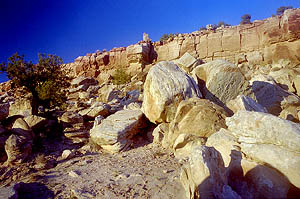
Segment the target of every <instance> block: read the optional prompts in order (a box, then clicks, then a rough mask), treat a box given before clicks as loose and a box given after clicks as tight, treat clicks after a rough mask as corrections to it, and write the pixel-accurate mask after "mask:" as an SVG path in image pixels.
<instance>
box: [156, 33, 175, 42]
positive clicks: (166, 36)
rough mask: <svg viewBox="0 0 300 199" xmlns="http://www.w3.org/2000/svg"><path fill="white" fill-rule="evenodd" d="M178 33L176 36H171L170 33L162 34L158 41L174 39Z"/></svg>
mask: <svg viewBox="0 0 300 199" xmlns="http://www.w3.org/2000/svg"><path fill="white" fill-rule="evenodd" d="M177 35H178V33H176V34H173V33H170V34H163V35H162V36H161V38H160V41H166V40H168V39H169V38H174V37H175V36H177Z"/></svg>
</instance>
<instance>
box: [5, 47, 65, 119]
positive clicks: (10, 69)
mask: <svg viewBox="0 0 300 199" xmlns="http://www.w3.org/2000/svg"><path fill="white" fill-rule="evenodd" d="M38 56H39V61H38V63H37V64H33V63H32V62H31V61H30V62H27V61H25V60H24V55H22V56H20V55H18V53H15V54H14V55H12V56H11V57H10V58H8V63H7V64H6V63H2V64H0V70H1V72H6V74H7V77H8V79H11V80H12V82H13V84H14V86H15V87H22V88H24V89H25V91H27V92H29V93H31V95H32V99H31V100H32V114H33V115H36V114H37V113H38V107H39V106H43V107H44V108H54V107H55V106H57V105H61V104H62V103H63V102H64V101H65V97H66V96H65V92H64V90H63V88H66V87H67V86H68V85H69V84H68V81H67V80H68V77H67V76H66V73H65V72H64V71H63V70H62V68H61V67H62V64H63V61H62V59H61V58H60V57H58V56H56V55H47V56H46V55H45V54H39V55H38Z"/></svg>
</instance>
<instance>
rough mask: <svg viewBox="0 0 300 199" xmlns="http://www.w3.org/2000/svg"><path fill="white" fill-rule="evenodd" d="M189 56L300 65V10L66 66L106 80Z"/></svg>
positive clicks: (143, 44) (99, 55) (94, 56)
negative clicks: (119, 72) (121, 72)
mask: <svg viewBox="0 0 300 199" xmlns="http://www.w3.org/2000/svg"><path fill="white" fill-rule="evenodd" d="M186 52H189V53H190V54H191V55H193V56H194V57H195V58H199V59H203V60H205V61H211V60H215V59H220V58H223V59H226V60H228V61H230V62H233V63H242V62H248V63H249V64H268V63H270V64H271V63H276V62H277V61H278V60H280V59H288V60H290V61H291V62H293V63H295V64H299V63H300V9H291V10H286V11H285V13H284V15H282V16H276V17H272V18H268V19H265V20H259V21H254V22H253V23H252V24H246V25H238V26H232V27H226V28H221V29H218V30H217V31H216V32H213V31H196V32H193V33H191V34H179V35H178V36H177V37H175V38H173V39H169V40H168V41H166V42H154V43H152V42H151V41H149V39H148V40H144V41H141V42H139V43H138V44H135V45H131V46H128V47H122V48H114V49H112V50H111V51H109V52H97V53H92V54H87V55H86V56H80V57H78V58H77V59H75V62H74V63H70V64H66V68H69V69H71V71H72V72H73V74H74V75H86V76H92V77H96V78H97V79H100V80H101V79H102V80H104V81H105V80H107V79H108V78H109V77H110V75H111V74H112V73H113V71H114V69H116V68H120V67H123V68H126V71H128V72H130V73H132V74H136V73H137V72H139V71H142V70H143V67H144V66H145V65H146V64H151V63H152V62H156V61H164V60H174V59H177V58H180V57H181V56H182V55H183V54H184V53H186Z"/></svg>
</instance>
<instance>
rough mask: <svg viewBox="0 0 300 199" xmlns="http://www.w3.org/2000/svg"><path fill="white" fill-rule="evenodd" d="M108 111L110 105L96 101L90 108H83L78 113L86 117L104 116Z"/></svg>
mask: <svg viewBox="0 0 300 199" xmlns="http://www.w3.org/2000/svg"><path fill="white" fill-rule="evenodd" d="M109 113H110V105H108V104H105V103H102V102H96V103H94V104H93V105H92V106H91V107H90V108H88V109H84V110H82V111H80V112H79V114H80V115H82V116H83V117H87V118H93V119H94V118H95V117H97V116H99V115H101V116H103V117H106V116H108V115H109Z"/></svg>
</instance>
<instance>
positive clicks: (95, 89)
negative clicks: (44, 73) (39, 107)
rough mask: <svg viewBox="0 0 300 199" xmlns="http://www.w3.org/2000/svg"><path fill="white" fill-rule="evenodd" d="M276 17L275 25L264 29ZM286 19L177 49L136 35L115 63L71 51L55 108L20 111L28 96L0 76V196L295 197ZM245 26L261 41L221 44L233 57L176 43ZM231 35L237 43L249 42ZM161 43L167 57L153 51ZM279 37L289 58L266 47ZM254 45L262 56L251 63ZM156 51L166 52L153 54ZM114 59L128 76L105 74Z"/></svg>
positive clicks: (299, 112)
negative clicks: (62, 100)
mask: <svg viewBox="0 0 300 199" xmlns="http://www.w3.org/2000/svg"><path fill="white" fill-rule="evenodd" d="M276 21H277V22H278V23H279V25H280V26H276V27H275V26H269V25H270V24H272V23H271V22H274V23H275V22H276ZM277 22H276V23H277ZM298 22H299V9H294V10H287V11H286V12H285V13H284V15H283V16H281V17H275V18H270V19H267V20H264V21H258V22H254V23H253V24H251V25H246V26H237V27H231V28H229V29H221V30H218V31H217V32H216V33H207V34H206V33H205V35H196V33H195V35H194V36H193V35H180V36H179V37H180V38H181V37H182V38H185V39H184V40H183V42H182V43H181V44H180V48H179V49H178V48H177V47H176V45H177V44H176V42H178V41H179V40H178V38H177V39H176V38H175V39H173V40H169V41H167V42H166V43H163V44H162V45H158V44H157V43H152V42H151V41H150V40H149V38H148V37H147V35H146V34H144V41H143V42H141V43H140V44H137V45H133V46H130V47H128V48H122V50H119V51H118V50H114V52H115V53H116V54H115V55H118V56H119V58H117V59H115V58H112V57H113V56H112V54H113V51H110V52H104V53H100V52H97V53H96V54H91V55H88V56H84V57H80V58H78V59H76V62H75V63H72V64H68V65H67V67H69V68H70V69H75V71H74V74H70V75H75V77H74V78H73V79H72V81H71V82H70V88H69V89H67V97H68V99H67V101H66V110H61V109H59V108H57V109H53V110H51V111H49V112H48V113H47V114H42V112H41V113H40V114H39V115H31V110H32V107H31V103H30V96H28V94H26V93H24V92H23V91H22V89H12V88H11V87H10V82H6V83H3V84H1V96H0V164H1V165H0V182H1V183H0V198H164V199H165V198H170V199H171V198H182V199H184V198H190V199H195V198H221V199H223V198H238V199H240V198H247V199H248V198H249V199H252V198H298V197H299V195H300V175H299V171H300V125H299V123H300V97H299V96H300V68H299V62H298V61H299V60H298V61H297V59H298V58H299V52H297V53H298V54H293V53H292V52H296V51H298V50H297V48H299V45H297V47H296V51H293V50H295V49H294V47H293V45H295V44H297V43H298V42H299V41H300V38H299V34H300V33H299V23H298ZM276 23H275V24H276ZM259 24H260V25H259ZM266 24H269V25H268V26H266ZM246 27H248V30H249V31H250V30H253V29H255V30H257V31H254V32H255V34H254V33H253V34H254V35H256V34H258V35H260V36H259V38H260V39H259V41H264V42H262V43H260V44H259V47H258V48H257V49H256V48H255V49H253V48H250V47H249V46H248V47H249V48H248V47H247V48H245V46H244V44H245V43H243V42H242V44H243V45H240V49H237V50H232V49H231V50H230V52H231V53H232V54H234V56H237V57H238V59H237V60H236V59H235V61H233V62H229V61H228V60H230V59H229V57H227V56H225V55H224V56H225V58H227V59H228V60H224V59H216V57H215V56H212V57H208V54H207V55H206V57H201V56H200V54H199V53H198V51H195V50H194V47H195V45H192V46H194V47H192V48H190V49H192V51H188V48H186V47H184V46H185V45H186V44H184V42H187V41H188V40H189V39H188V38H202V37H205V38H206V39H208V37H211V35H215V36H217V35H219V34H220V33H221V35H223V36H224V34H226V33H225V32H226V31H227V30H230V31H233V32H235V31H234V30H236V29H239V28H246ZM262 27H264V28H263V29H260V28H262ZM274 28H275V29H274ZM243 30H245V29H243ZM258 30H260V31H258ZM261 31H263V32H264V33H262V32H261ZM238 32H239V33H238V34H239V35H240V36H239V38H241V40H240V41H242V40H243V39H245V38H248V39H249V38H251V37H244V36H243V34H242V33H241V31H240V30H239V31H238ZM250 32H251V31H250ZM235 33H237V32H235ZM270 33H272V34H270ZM277 33H278V34H279V36H278V34H277ZM197 34H198V33H197ZM199 34H204V33H199ZM251 34H252V33H249V35H251ZM241 35H242V36H241ZM249 35H248V36H249ZM263 35H264V36H263ZM270 35H271V36H270ZM223 36H221V38H223ZM234 38H235V37H234V34H233V35H232V37H230V38H229V39H234ZM267 38H269V39H267ZM271 38H272V39H275V38H277V39H276V42H271V40H272V39H271ZM226 40H227V39H226ZM213 41H217V40H213ZM255 41H257V40H255ZM207 42H208V41H207ZM250 43H251V42H250ZM250 43H249V44H250ZM171 44H172V45H173V44H176V45H175V47H174V46H173V47H174V48H172V49H173V51H172V53H171V54H172V56H173V55H174V57H168V56H169V55H170V54H169V53H170V52H171V51H170V50H166V49H165V50H162V51H161V53H157V52H159V51H158V50H157V49H158V48H165V47H166V46H168V45H171ZM200 44H201V40H200ZM240 44H241V43H240ZM285 44H287V45H288V46H289V47H288V50H286V49H285V50H284V52H288V53H289V55H293V56H294V57H293V56H291V57H290V56H288V57H284V56H285V54H282V53H279V54H277V51H276V50H274V51H273V50H271V52H270V54H268V53H266V52H267V50H266V49H269V48H273V47H274V48H275V49H276V48H277V47H275V46H276V45H277V46H280V45H285ZM196 46H197V45H196ZM212 46H213V47H217V45H215V44H210V45H209V48H210V47H212ZM224 46H225V44H224ZM224 46H223V44H222V49H223V47H224ZM279 48H280V47H279ZM184 49H185V50H184ZM262 49H264V50H262ZM291 49H292V50H291ZM223 50H224V49H223ZM261 50H262V51H261ZM173 52H175V54H173ZM177 52H178V53H179V54H176V53H177ZM199 52H200V51H199ZM224 52H225V51H224ZM257 52H259V53H266V54H263V59H262V60H260V61H258V62H251V61H250V60H251V59H250V57H251V56H249V54H251V53H254V54H255V53H257ZM122 53H123V54H122ZM153 53H154V54H155V53H157V54H155V56H153ZM162 53H165V55H166V57H165V58H164V59H170V60H167V61H159V60H160V59H161V58H160V56H162ZM241 53H242V54H243V57H244V58H243V59H240V55H241ZM121 55H122V56H121ZM125 55H126V56H125ZM244 55H247V56H244ZM260 55H262V54H260ZM230 56H231V55H230ZM268 56H271V57H275V58H276V59H273V58H272V60H273V61H274V62H275V63H273V61H272V62H269V61H267V60H268V59H267V57H268ZM280 56H283V57H280ZM295 56H298V58H297V59H294V58H295ZM104 57H105V58H104ZM121 57H123V58H124V59H123V58H121ZM222 57H223V55H222ZM177 58H178V59H177ZM202 58H206V59H205V62H204V61H203V60H202ZM223 58H224V57H223ZM277 58H278V59H277ZM212 59H216V60H212ZM121 60H122V61H124V62H121ZM241 60H242V61H241ZM276 60H280V61H279V62H277V61H276ZM265 61H266V62H268V64H266V65H262V64H263V63H264V62H265ZM155 62H158V63H155ZM241 62H243V63H241ZM113 63H115V64H116V63H118V64H116V65H114V64H113ZM122 64H124V65H122ZM297 64H298V65H297ZM118 67H126V70H128V72H133V71H134V73H137V71H138V75H135V76H133V77H132V78H131V80H130V82H129V83H124V84H121V85H115V84H113V82H112V81H111V77H110V73H112V72H113V71H114V70H115V69H116V68H118ZM131 69H132V70H131ZM94 72H97V73H99V74H98V75H96V73H94ZM134 73H133V74H134ZM83 75H87V76H83ZM90 76H93V77H90ZM96 76H97V77H96ZM100 77H101V78H100ZM103 77H107V78H103Z"/></svg>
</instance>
